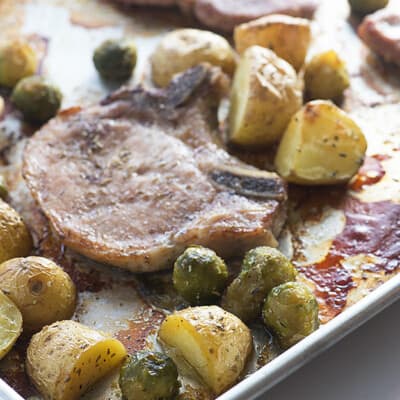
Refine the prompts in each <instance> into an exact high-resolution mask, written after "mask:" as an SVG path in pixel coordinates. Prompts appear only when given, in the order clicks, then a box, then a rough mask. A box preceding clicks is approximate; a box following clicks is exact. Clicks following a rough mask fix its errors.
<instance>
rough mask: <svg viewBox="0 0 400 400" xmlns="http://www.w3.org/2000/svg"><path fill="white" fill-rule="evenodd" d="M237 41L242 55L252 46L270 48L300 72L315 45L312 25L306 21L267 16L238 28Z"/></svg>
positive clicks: (282, 16) (237, 46) (277, 15)
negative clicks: (312, 42)
mask: <svg viewBox="0 0 400 400" xmlns="http://www.w3.org/2000/svg"><path fill="white" fill-rule="evenodd" d="M234 38H235V47H236V50H237V51H238V53H239V54H242V53H243V52H244V51H245V50H246V49H247V48H249V47H251V46H255V45H257V46H262V47H267V48H269V49H271V50H273V51H274V52H275V53H276V54H277V55H278V56H279V57H281V58H283V59H284V60H286V61H287V62H288V63H289V64H291V65H292V66H293V67H294V69H295V70H296V71H298V70H299V69H300V68H301V67H302V65H303V64H304V60H305V58H306V55H307V50H308V46H309V45H310V42H311V24H310V22H309V21H308V20H306V19H303V18H295V17H290V16H288V15H279V14H275V15H267V16H265V17H261V18H258V19H255V20H253V21H250V22H247V23H245V24H241V25H238V26H237V27H236V28H235V34H234Z"/></svg>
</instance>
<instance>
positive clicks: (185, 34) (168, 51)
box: [151, 29, 236, 87]
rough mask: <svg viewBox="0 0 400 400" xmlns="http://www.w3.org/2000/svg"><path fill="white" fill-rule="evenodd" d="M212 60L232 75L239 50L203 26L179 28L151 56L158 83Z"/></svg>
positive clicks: (165, 37) (164, 82)
mask: <svg viewBox="0 0 400 400" xmlns="http://www.w3.org/2000/svg"><path fill="white" fill-rule="evenodd" d="M203 62H208V63H210V64H212V65H216V66H219V67H221V68H222V70H223V71H224V72H226V73H227V74H228V75H232V74H233V72H234V70H235V66H236V59H235V52H234V51H233V49H232V47H231V46H230V44H229V43H228V41H227V40H226V39H225V38H223V37H222V36H220V35H217V34H215V33H212V32H209V31H203V30H199V29H178V30H175V31H173V32H171V33H169V34H168V35H166V36H164V38H163V39H162V40H161V42H160V44H159V45H158V46H157V48H156V50H155V51H154V53H153V54H152V56H151V67H152V79H153V82H154V83H155V84H156V85H158V86H162V87H163V86H167V85H168V84H169V82H170V81H171V79H172V77H173V76H174V75H175V74H177V73H179V72H183V71H185V70H187V69H188V68H191V67H194V66H195V65H198V64H201V63H203Z"/></svg>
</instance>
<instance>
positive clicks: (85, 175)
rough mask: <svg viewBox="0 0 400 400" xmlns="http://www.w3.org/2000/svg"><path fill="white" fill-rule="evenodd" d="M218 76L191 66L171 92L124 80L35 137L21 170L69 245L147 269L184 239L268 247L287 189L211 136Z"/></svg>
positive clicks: (222, 249) (238, 247) (225, 248)
mask: <svg viewBox="0 0 400 400" xmlns="http://www.w3.org/2000/svg"><path fill="white" fill-rule="evenodd" d="M225 79H226V78H225V77H224V76H223V75H222V73H221V72H220V71H219V70H216V69H212V68H209V67H207V66H198V67H195V68H193V69H191V70H189V71H187V72H186V73H184V74H182V75H181V76H178V77H177V79H176V80H174V81H173V82H172V84H171V85H170V86H169V87H168V88H167V89H163V90H156V89H152V90H145V89H143V88H141V87H137V88H135V89H127V88H126V89H122V90H120V91H119V92H116V93H115V94H113V95H111V96H110V97H109V98H108V99H106V101H104V102H103V104H101V105H98V106H94V107H91V108H88V109H82V110H80V111H72V112H69V113H64V115H60V116H58V117H57V118H55V119H53V120H52V121H51V122H50V123H49V124H47V125H46V126H44V127H43V128H42V129H41V130H40V131H39V132H37V133H36V134H35V135H34V136H33V138H31V140H30V141H29V143H28V145H27V147H26V149H25V154H24V168H23V174H24V178H25V180H26V182H27V184H28V187H29V188H30V190H31V192H32V194H33V196H34V198H35V199H36V200H37V202H38V203H39V205H40V207H41V208H42V210H43V212H44V213H45V215H46V216H47V217H48V219H49V220H50V223H51V225H52V227H53V229H54V231H55V232H56V234H58V235H59V236H60V238H61V240H62V241H63V243H64V244H65V245H67V246H69V247H71V248H72V249H74V250H76V251H77V252H80V253H81V254H84V255H86V256H87V257H90V258H92V259H94V260H97V261H100V262H104V263H108V264H113V265H116V266H119V267H122V268H126V269H129V270H131V271H135V272H147V271H154V270H159V269H163V268H167V267H171V266H172V263H173V261H174V260H175V259H176V257H177V256H178V255H179V254H180V253H181V252H182V251H183V250H184V249H185V248H186V247H187V246H188V245H190V244H200V245H204V246H207V247H210V248H212V249H214V250H215V251H217V252H218V253H219V254H220V255H221V256H223V257H230V256H234V255H239V254H242V253H243V252H244V251H245V250H247V249H249V248H252V247H254V246H257V245H275V244H276V240H275V236H276V235H277V234H279V232H280V230H281V227H282V224H283V223H284V219H285V200H286V189H285V186H284V184H283V182H282V180H281V179H280V178H279V177H278V176H277V175H276V174H274V173H271V172H266V171H261V170H257V169H256V168H254V167H250V166H248V165H246V164H244V163H242V162H240V161H239V160H237V159H236V158H234V157H232V156H230V155H229V154H228V153H227V152H226V151H225V150H224V149H223V148H222V147H221V146H220V145H219V139H218V131H217V128H218V120H217V117H216V115H217V107H218V103H219V98H220V95H221V93H222V92H223V88H224V87H225V86H226V85H224V84H223V83H224V82H225ZM225 83H226V82H225Z"/></svg>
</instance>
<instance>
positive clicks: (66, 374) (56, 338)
mask: <svg viewBox="0 0 400 400" xmlns="http://www.w3.org/2000/svg"><path fill="white" fill-rule="evenodd" d="M125 357H126V350H125V348H124V346H123V345H122V343H121V342H119V341H118V340H116V339H113V338H111V337H109V336H107V335H106V334H104V333H103V332H99V331H95V330H93V329H90V328H88V327H86V326H84V325H82V324H80V323H78V322H75V321H60V322H55V323H54V324H52V325H49V326H46V327H44V328H43V329H42V330H41V331H40V332H39V333H36V334H35V335H34V336H33V337H32V339H31V341H30V343H29V346H28V350H27V358H26V369H27V373H28V375H29V377H30V379H31V380H32V382H33V383H34V384H35V386H36V387H37V389H38V390H39V391H40V393H41V394H42V395H43V397H44V399H45V400H77V399H79V398H80V396H81V395H82V394H83V393H84V392H85V391H86V390H87V389H88V388H89V387H90V386H91V385H92V384H93V383H95V382H96V381H98V380H99V379H101V378H102V377H103V376H105V375H106V374H107V373H108V372H110V371H111V370H112V369H114V368H116V367H117V366H118V365H119V364H121V362H122V361H123V360H124V358H125Z"/></svg>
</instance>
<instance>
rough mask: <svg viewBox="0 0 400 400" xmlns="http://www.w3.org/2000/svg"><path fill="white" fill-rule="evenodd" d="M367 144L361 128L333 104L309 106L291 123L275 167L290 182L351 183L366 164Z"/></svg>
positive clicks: (326, 102) (323, 102)
mask: <svg viewBox="0 0 400 400" xmlns="http://www.w3.org/2000/svg"><path fill="white" fill-rule="evenodd" d="M366 149H367V142H366V139H365V137H364V134H363V132H362V131H361V129H360V128H359V127H358V125H357V124H356V123H355V122H354V121H353V120H352V119H351V118H350V117H349V116H348V115H347V114H346V113H345V112H344V111H342V110H341V109H340V108H338V107H336V106H335V105H334V104H333V103H331V102H330V101H325V100H316V101H311V102H309V103H307V104H306V105H305V106H304V107H303V108H302V109H301V110H300V111H299V112H298V113H297V114H296V115H295V116H294V117H293V118H292V120H291V122H290V124H289V126H288V128H287V129H286V132H285V134H284V135H283V138H282V141H281V143H280V145H279V148H278V152H277V155H276V159H275V165H276V168H277V170H278V172H279V174H280V175H281V176H282V177H283V178H285V179H286V180H287V181H289V182H293V183H299V184H306V185H320V184H337V183H341V182H345V181H348V180H349V179H350V178H351V177H352V176H353V175H355V174H356V172H357V171H358V169H359V168H360V166H361V165H362V163H363V160H364V156H365V152H366Z"/></svg>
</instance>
